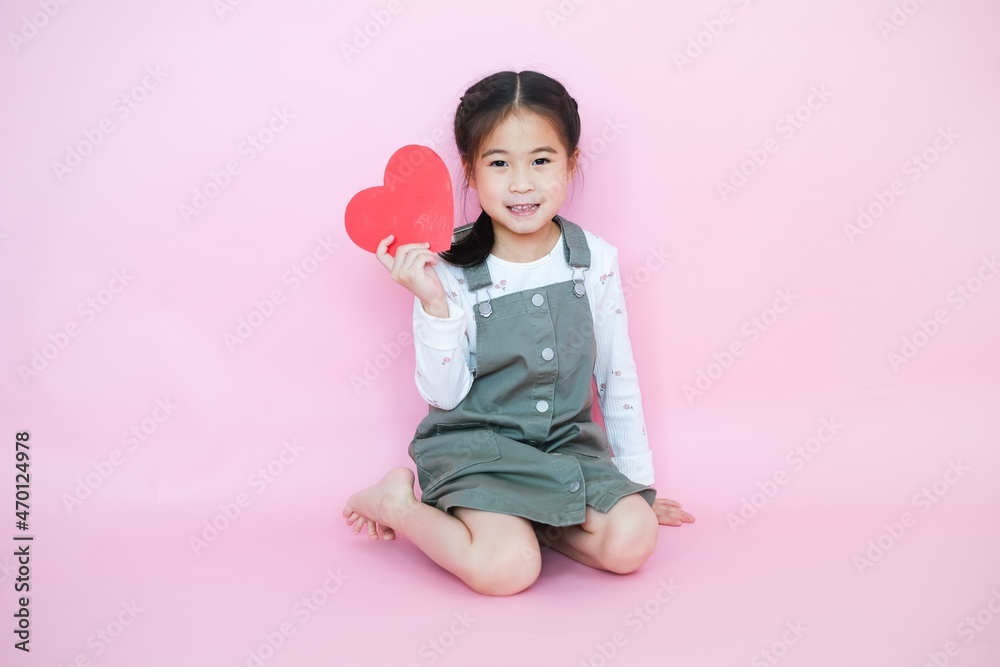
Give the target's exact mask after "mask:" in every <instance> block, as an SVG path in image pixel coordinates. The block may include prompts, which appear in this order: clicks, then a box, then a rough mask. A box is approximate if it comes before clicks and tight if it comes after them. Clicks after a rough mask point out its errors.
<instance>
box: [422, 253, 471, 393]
mask: <svg viewBox="0 0 1000 667" xmlns="http://www.w3.org/2000/svg"><path fill="white" fill-rule="evenodd" d="M439 267H441V265H440V264H438V265H435V267H434V268H435V270H436V272H437V275H438V278H439V279H440V280H441V285H442V287H443V288H444V291H445V298H446V301H447V314H445V313H440V315H441V316H435V315H432V314H430V313H428V312H427V311H426V310H425V309H424V307H423V305H422V303H421V301H420V299H416V300H415V301H414V304H413V347H414V349H415V352H416V362H417V364H416V372H415V376H414V378H415V380H416V383H417V390H418V391H419V392H420V395H421V396H423V397H424V400H426V401H427V402H428V403H429V404H431V405H433V406H435V407H438V408H441V409H442V410H451V409H453V408H454V407H455V406H456V405H458V404H459V403H460V402H461V401H462V399H463V398H465V396H466V394H468V393H469V389H470V388H471V387H472V373H471V371H469V366H468V362H467V359H468V358H469V336H468V323H467V319H466V312H465V310H464V309H463V308H462V305H461V302H460V300H459V299H460V297H459V290H460V289H461V286H460V285H459V284H458V281H457V280H456V279H455V277H454V276H453V275H452V274H451V272H450V271H448V270H447V269H446V268H444V267H441V268H439Z"/></svg>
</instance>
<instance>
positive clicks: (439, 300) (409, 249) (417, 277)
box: [375, 234, 448, 317]
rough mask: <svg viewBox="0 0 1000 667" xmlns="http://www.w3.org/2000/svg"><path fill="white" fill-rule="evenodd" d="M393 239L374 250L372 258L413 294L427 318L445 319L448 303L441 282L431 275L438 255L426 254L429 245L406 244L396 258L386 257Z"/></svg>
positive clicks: (428, 252) (399, 248) (398, 250)
mask: <svg viewBox="0 0 1000 667" xmlns="http://www.w3.org/2000/svg"><path fill="white" fill-rule="evenodd" d="M393 238H394V236H393V235H392V234H390V235H389V236H387V237H385V238H384V239H382V241H381V242H380V243H379V244H378V248H376V249H375V256H376V257H378V260H379V261H380V262H382V265H383V266H384V267H385V268H387V269H388V270H389V272H390V273H391V274H392V279H393V280H395V281H396V282H397V283H399V284H400V285H402V286H403V287H405V288H406V289H408V290H410V291H411V292H413V295H414V296H416V297H417V298H418V299H420V302H421V303H422V304H423V306H424V310H425V311H426V312H427V314H428V315H433V316H435V317H448V302H447V301H446V297H445V293H444V287H443V286H442V285H441V279H440V278H438V276H437V273H435V272H434V265H435V264H437V262H438V256H437V254H435V253H433V252H431V251H430V250H428V248H429V247H430V244H429V243H408V244H406V245H401V246H399V247H398V248H396V256H395V257H393V256H392V255H390V254H389V252H388V248H389V244H390V243H392V239H393Z"/></svg>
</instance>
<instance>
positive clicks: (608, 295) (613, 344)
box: [594, 247, 654, 485]
mask: <svg viewBox="0 0 1000 667" xmlns="http://www.w3.org/2000/svg"><path fill="white" fill-rule="evenodd" d="M599 270H600V269H599ZM604 271H605V273H602V274H601V275H600V278H599V282H598V285H597V289H596V290H595V292H596V293H595V296H594V304H595V313H594V320H595V321H594V331H595V337H596V339H597V364H596V365H595V367H594V380H595V381H596V383H597V397H598V403H599V404H600V406H601V414H602V415H603V416H604V428H605V430H606V431H607V433H608V440H609V441H610V443H611V451H612V454H614V458H613V459H612V460H613V461H614V463H615V465H616V466H617V467H618V470H620V471H621V472H622V474H624V475H625V476H626V477H628V478H629V479H631V480H632V481H633V482H637V483H639V484H646V485H651V484H652V483H653V478H654V474H653V453H652V452H651V451H650V448H649V440H648V438H647V437H646V424H645V416H644V415H643V410H642V397H641V395H640V393H639V377H638V373H637V372H636V367H635V360H634V359H633V357H632V343H631V341H630V340H629V336H628V314H627V313H626V311H625V295H624V293H623V290H622V283H621V275H620V269H619V267H618V250H617V249H616V248H614V247H611V260H610V266H608V267H607V268H606V269H604Z"/></svg>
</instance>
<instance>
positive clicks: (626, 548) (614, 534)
mask: <svg viewBox="0 0 1000 667" xmlns="http://www.w3.org/2000/svg"><path fill="white" fill-rule="evenodd" d="M619 514H620V516H616V517H615V520H614V521H613V522H611V524H610V526H609V527H608V534H607V536H606V538H605V541H604V558H603V561H604V566H605V569H607V570H610V571H611V572H616V573H618V574H628V573H629V572H635V571H636V570H638V569H639V568H640V567H641V566H642V564H643V563H645V562H646V561H647V560H648V559H649V557H650V556H651V555H652V554H653V550H654V549H655V548H656V538H657V536H658V535H659V523H658V522H657V520H656V514H654V513H653V510H652V508H650V507H649V505H648V504H647V503H646V502H645V501H643V504H642V505H641V506H640V505H638V504H634V507H633V508H629V510H628V511H622V512H620V513H619Z"/></svg>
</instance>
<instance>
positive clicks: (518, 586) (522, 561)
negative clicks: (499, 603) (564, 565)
mask: <svg viewBox="0 0 1000 667" xmlns="http://www.w3.org/2000/svg"><path fill="white" fill-rule="evenodd" d="M541 570H542V554H541V551H540V550H539V548H538V545H537V544H534V545H530V544H523V543H521V544H517V545H510V546H509V547H508V548H505V549H502V550H500V551H499V552H497V551H494V552H493V553H484V554H480V557H479V558H478V559H477V562H476V563H475V564H474V566H473V567H472V568H470V571H469V572H468V574H467V576H466V577H464V579H465V582H466V583H467V584H468V585H469V587H470V588H472V590H474V591H476V592H477V593H481V594H483V595H513V594H515V593H520V592H521V591H523V590H525V589H526V588H528V587H529V586H531V585H532V584H533V583H535V580H536V579H538V575H539V573H541Z"/></svg>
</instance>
